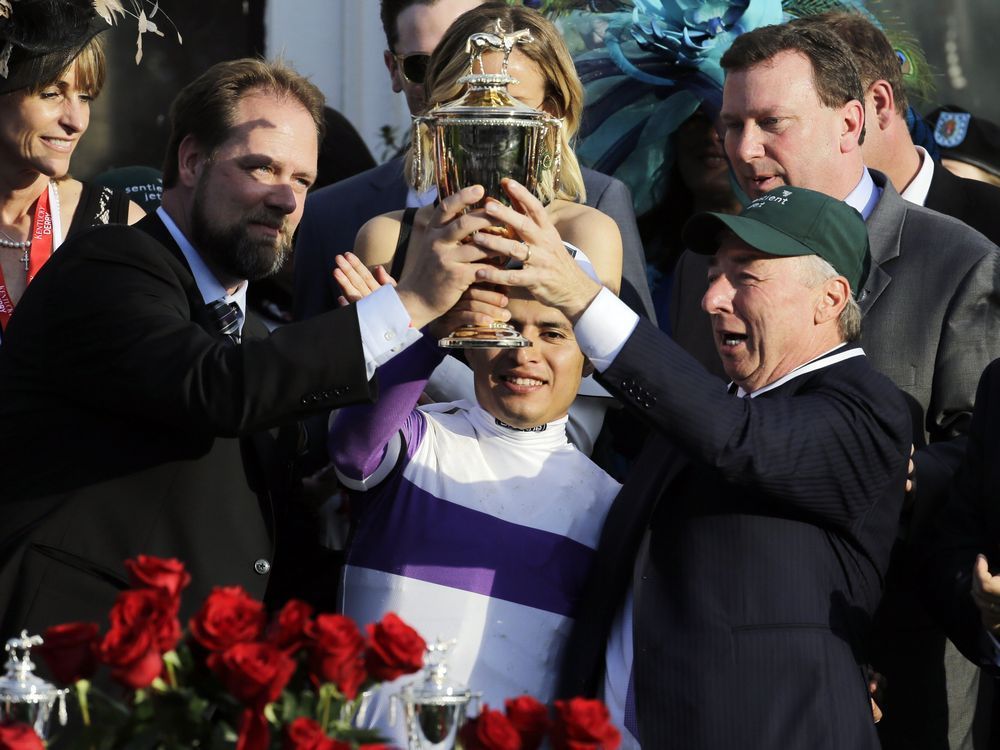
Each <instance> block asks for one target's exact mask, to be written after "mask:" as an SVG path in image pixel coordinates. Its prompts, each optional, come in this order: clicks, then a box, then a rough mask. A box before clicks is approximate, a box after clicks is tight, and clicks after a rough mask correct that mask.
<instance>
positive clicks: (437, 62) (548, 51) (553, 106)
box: [405, 3, 586, 203]
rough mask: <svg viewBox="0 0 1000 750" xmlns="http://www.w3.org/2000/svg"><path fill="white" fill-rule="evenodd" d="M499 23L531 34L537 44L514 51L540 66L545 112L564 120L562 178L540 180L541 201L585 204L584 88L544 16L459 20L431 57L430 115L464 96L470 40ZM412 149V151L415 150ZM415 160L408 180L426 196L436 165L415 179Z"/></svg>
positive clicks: (516, 10) (507, 11)
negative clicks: (579, 144) (579, 152)
mask: <svg viewBox="0 0 1000 750" xmlns="http://www.w3.org/2000/svg"><path fill="white" fill-rule="evenodd" d="M497 21H500V22H501V23H502V24H503V28H504V29H505V30H507V31H508V32H510V31H518V30H520V29H528V30H529V31H530V32H531V36H532V37H533V39H534V41H532V42H530V43H528V44H522V45H518V46H517V47H516V49H517V50H518V51H519V52H520V53H521V54H523V55H524V56H525V57H527V58H528V59H529V60H531V62H533V63H534V64H535V65H536V66H538V70H539V72H540V73H541V75H542V78H544V79H545V98H544V100H543V103H542V108H543V109H544V110H545V111H546V112H548V113H549V114H551V115H552V116H553V117H556V118H558V119H559V120H560V122H561V125H560V127H559V129H558V136H557V138H558V143H559V153H560V160H559V161H560V165H559V173H558V175H551V176H549V178H548V179H544V180H542V183H541V184H540V186H539V192H540V193H541V195H540V196H539V197H540V198H541V199H542V202H544V203H547V202H548V201H550V200H552V199H553V198H561V199H563V200H568V201H579V202H581V203H582V202H583V201H585V200H586V191H585V189H584V186H583V174H582V173H581V172H580V163H579V162H578V161H577V158H576V155H575V154H574V153H573V148H572V144H573V139H574V137H575V136H576V133H577V131H578V130H579V128H580V117H581V115H582V113H583V86H582V85H581V84H580V79H579V77H577V74H576V68H575V66H574V65H573V58H572V57H571V56H570V54H569V50H568V49H566V43H565V42H564V41H563V38H562V36H561V35H560V34H559V31H558V30H557V29H556V27H555V26H553V25H552V23H551V22H550V21H549V20H548V19H547V18H545V16H543V15H541V14H540V13H538V12H536V11H534V10H532V9H530V8H525V7H523V6H508V5H504V4H502V3H486V4H484V5H480V6H479V7H477V8H473V9H472V10H470V11H468V12H466V13H463V14H462V15H461V16H459V17H458V18H457V19H456V20H455V21H454V22H453V23H452V25H451V26H449V27H448V31H447V32H446V33H445V35H444V37H443V38H442V39H441V42H440V43H439V44H438V46H437V47H436V48H435V50H434V54H433V55H431V60H430V63H429V64H428V69H427V78H426V79H425V82H424V87H425V89H426V91H427V109H428V111H429V110H430V109H432V108H433V107H435V106H438V105H441V104H446V103H447V102H450V101H454V100H455V99H457V98H458V97H459V96H461V95H462V93H463V91H464V88H465V85H464V84H461V83H459V82H458V81H459V79H460V78H461V77H462V76H463V75H465V74H466V73H467V72H468V63H469V56H468V54H467V53H466V51H465V46H466V42H467V40H468V39H469V37H470V36H472V35H473V34H477V33H480V32H492V31H493V30H494V29H495V28H496V23H497ZM411 148H412V145H411ZM412 161H413V160H412V159H411V158H407V159H406V160H405V164H406V176H407V179H408V181H409V182H410V184H411V185H413V187H414V188H415V189H416V190H418V191H420V192H422V191H423V190H426V189H427V188H428V187H430V186H431V185H433V184H434V175H433V162H432V160H430V159H423V160H422V165H423V169H422V173H421V174H415V173H414V169H413V165H412Z"/></svg>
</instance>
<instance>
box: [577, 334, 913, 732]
mask: <svg viewBox="0 0 1000 750" xmlns="http://www.w3.org/2000/svg"><path fill="white" fill-rule="evenodd" d="M600 380H601V382H602V383H603V384H604V385H605V386H606V387H607V388H608V389H609V390H611V391H612V392H613V393H614V394H615V395H616V396H617V397H618V398H619V399H620V400H622V401H623V402H624V403H625V404H626V406H627V407H629V408H631V409H632V410H633V411H635V412H636V413H637V414H638V415H639V416H640V418H642V419H643V420H645V421H646V422H648V423H650V424H651V425H652V427H653V432H652V433H651V438H650V440H649V441H648V442H647V445H646V447H645V449H644V450H643V452H642V454H641V456H640V458H639V460H638V462H637V464H636V465H635V466H634V467H633V469H632V470H631V472H630V474H629V477H628V479H627V480H626V482H625V485H624V487H623V488H622V491H621V493H620V494H619V496H618V498H617V499H616V500H615V503H614V505H613V507H612V509H611V511H610V513H609V515H608V519H607V521H606V522H605V527H604V531H603V534H602V537H601V542H600V545H599V548H598V563H597V564H596V565H595V566H594V567H595V571H596V572H595V576H594V579H593V581H592V582H591V587H590V589H589V590H588V592H587V596H586V597H585V601H586V602H587V604H586V605H585V611H584V612H582V613H580V615H579V617H578V620H577V624H576V626H575V628H574V631H573V635H572V637H571V640H570V642H569V644H568V645H567V648H566V654H567V655H568V658H567V660H566V663H565V665H564V674H563V679H562V680H561V688H560V691H561V692H562V693H563V694H564V695H572V694H578V693H581V692H585V693H591V694H592V693H593V692H594V690H595V689H596V687H597V685H598V683H599V676H600V674H601V671H602V668H603V661H604V652H605V651H604V647H605V644H606V642H607V636H608V632H609V630H610V627H611V623H612V619H613V617H614V614H615V612H616V610H617V608H618V607H619V606H620V605H621V602H622V599H623V596H624V594H625V592H626V590H627V589H628V587H629V585H631V586H632V588H633V592H634V609H633V617H634V630H633V636H634V646H635V661H634V672H633V675H634V678H635V696H636V710H637V717H638V723H639V730H640V735H641V737H640V740H641V742H642V745H643V747H649V748H672V747H677V748H685V750H698V749H699V748H704V749H705V750H709V749H711V750H715V749H716V748H731V747H747V748H779V747H780V748H802V749H803V750H806V749H807V748H808V749H809V750H816V749H817V748H831V750H832V749H833V748H848V747H849V748H876V747H878V744H877V739H876V736H875V728H874V725H873V723H872V718H871V709H870V706H869V704H868V698H867V690H866V687H865V680H864V678H863V676H862V674H861V671H860V668H859V667H858V663H859V662H858V659H859V652H860V650H861V643H862V641H863V638H864V635H865V632H866V630H867V626H868V623H869V620H870V617H871V614H872V612H873V611H874V609H875V605H876V603H877V601H878V598H879V594H880V592H881V585H882V577H883V575H884V573H885V570H886V567H887V565H888V561H889V551H890V548H891V546H892V542H893V539H894V538H895V529H896V520H897V518H898V515H899V509H900V505H901V503H902V499H903V498H902V496H903V480H904V478H905V472H906V456H907V454H908V452H909V444H910V439H911V432H910V419H909V415H908V413H907V409H906V406H905V404H904V402H903V400H902V398H901V396H900V395H899V392H898V391H897V389H896V388H895V387H894V386H893V385H892V384H891V383H890V382H889V381H888V380H886V379H885V378H884V377H882V376H880V375H878V374H877V373H875V372H874V371H873V370H872V368H871V365H870V364H869V363H868V361H867V359H866V358H865V357H854V358H850V359H845V360H843V361H840V362H837V363H835V364H831V365H829V366H828V367H826V368H825V369H819V370H816V371H814V372H809V373H806V374H802V375H800V376H798V377H796V378H793V379H791V380H790V381H788V382H786V383H785V384H784V385H782V386H780V387H778V388H776V389H774V390H772V391H770V392H767V393H765V394H762V395H761V396H759V397H758V398H755V399H738V398H736V397H735V396H731V395H728V394H727V393H726V389H725V384H724V382H723V381H721V380H717V379H715V378H712V377H710V376H709V375H708V374H707V373H705V371H704V370H703V368H701V367H700V366H699V365H698V364H697V363H696V362H695V361H694V360H693V359H692V358H690V357H689V356H688V355H686V354H685V353H683V351H682V350H681V349H680V348H679V347H677V346H676V345H675V344H674V343H673V342H672V341H671V340H670V339H669V338H668V337H667V336H665V335H664V334H663V333H661V332H660V331H659V330H657V329H656V328H655V327H654V326H652V325H651V324H649V323H648V322H646V321H640V323H639V326H638V328H636V330H635V332H634V333H633V334H632V336H631V337H630V338H629V339H628V341H627V342H626V344H625V347H624V348H623V349H622V351H621V353H620V354H619V355H618V356H617V357H616V358H615V360H614V362H612V364H611V366H610V367H609V368H608V369H607V370H606V371H605V372H604V373H602V374H601V376H600ZM637 549H638V550H639V552H638V559H637V553H636V550H637ZM633 563H634V567H633Z"/></svg>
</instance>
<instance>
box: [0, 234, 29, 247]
mask: <svg viewBox="0 0 1000 750" xmlns="http://www.w3.org/2000/svg"><path fill="white" fill-rule="evenodd" d="M0 235H3V236H2V237H0V247H13V248H15V249H17V250H24V249H25V248H28V247H31V240H30V239H27V240H22V241H21V242H15V241H14V240H12V239H10V235H8V234H7V233H6V232H0Z"/></svg>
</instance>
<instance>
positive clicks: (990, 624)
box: [972, 555, 1000, 636]
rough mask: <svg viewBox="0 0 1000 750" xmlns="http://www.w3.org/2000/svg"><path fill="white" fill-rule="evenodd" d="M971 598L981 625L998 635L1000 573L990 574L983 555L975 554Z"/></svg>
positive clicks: (999, 628) (999, 634)
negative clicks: (981, 622)
mask: <svg viewBox="0 0 1000 750" xmlns="http://www.w3.org/2000/svg"><path fill="white" fill-rule="evenodd" d="M972 599H973V600H974V601H975V602H976V606H977V607H978V608H979V616H980V617H981V618H982V621H983V626H984V627H985V628H986V629H987V630H989V631H990V632H991V633H993V634H994V635H998V636H1000V575H997V576H995V575H991V574H990V565H989V562H988V561H987V560H986V557H985V555H977V556H976V562H975V565H974V566H973V568H972Z"/></svg>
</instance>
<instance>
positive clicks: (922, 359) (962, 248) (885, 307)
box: [670, 170, 1000, 748]
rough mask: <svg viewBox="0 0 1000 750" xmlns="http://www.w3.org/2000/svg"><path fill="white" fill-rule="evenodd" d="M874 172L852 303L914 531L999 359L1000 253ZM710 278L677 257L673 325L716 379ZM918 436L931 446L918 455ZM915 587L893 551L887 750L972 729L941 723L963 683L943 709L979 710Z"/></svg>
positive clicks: (884, 649) (884, 621) (698, 261)
mask: <svg viewBox="0 0 1000 750" xmlns="http://www.w3.org/2000/svg"><path fill="white" fill-rule="evenodd" d="M871 173H872V177H873V178H874V179H875V183H876V184H877V185H878V186H879V187H880V188H882V196H881V198H880V199H879V202H878V204H877V205H876V207H875V210H874V211H873V212H872V214H871V216H869V217H868V220H867V225H868V234H869V238H870V241H871V254H872V266H871V270H870V272H869V274H868V278H867V280H866V281H865V284H864V288H863V290H862V292H861V294H860V295H859V304H860V306H861V310H862V312H863V313H864V321H863V324H862V334H861V344H862V346H863V347H864V350H865V352H866V353H867V355H868V358H869V360H870V361H871V363H872V364H873V365H874V367H875V369H877V370H878V371H880V372H882V373H883V374H885V375H887V376H888V377H889V378H890V380H892V381H893V382H894V383H895V384H896V385H897V386H898V387H899V388H900V389H901V390H902V391H903V392H904V394H905V395H906V396H907V401H908V402H909V404H910V407H911V410H912V412H913V419H914V437H915V440H916V441H917V442H918V448H920V449H918V451H917V454H916V456H915V460H916V464H917V474H916V476H917V486H918V488H920V493H919V495H918V496H917V497H916V500H915V502H914V503H913V506H912V508H911V509H910V512H911V513H912V519H911V518H907V519H906V520H905V521H904V523H905V524H906V525H907V526H910V525H912V524H913V523H919V521H920V520H921V519H922V518H924V517H926V516H927V515H928V513H929V512H930V510H931V506H932V502H933V500H934V499H935V495H936V493H935V492H925V490H927V489H929V488H936V487H938V486H940V485H941V484H942V483H947V481H948V474H947V467H948V466H949V465H951V464H952V461H951V456H950V454H951V453H952V452H954V449H955V447H956V446H955V445H954V444H952V443H949V442H947V441H949V440H950V439H951V438H953V437H955V436H956V435H961V434H965V433H966V432H967V431H968V429H969V423H970V419H971V414H972V405H973V402H974V399H975V394H976V386H977V384H978V382H979V376H980V375H981V374H982V372H983V370H984V369H985V367H986V365H987V364H989V362H990V361H992V360H993V359H995V358H996V357H997V356H998V355H1000V252H998V251H997V247H996V246H995V245H994V244H993V243H992V242H990V241H989V240H988V239H986V238H985V237H984V236H983V235H981V234H979V233H978V232H977V231H975V230H974V229H972V228H971V227H969V226H967V225H966V224H963V223H962V222H961V221H958V220H957V219H954V218H952V217H950V216H945V215H943V214H940V213H937V212H936V211H931V210H929V209H926V208H922V207H920V206H917V205H915V204H912V203H909V202H907V201H905V200H903V198H901V197H900V195H899V194H898V193H897V192H896V190H895V189H894V188H893V187H892V185H891V184H890V183H889V182H888V180H887V179H886V178H885V175H883V174H881V173H879V172H876V171H874V170H871ZM706 271H707V259H705V258H704V257H703V256H698V255H694V254H693V253H684V255H683V256H682V257H681V259H680V261H679V263H678V267H677V271H676V272H675V276H674V284H675V286H674V294H673V300H672V304H671V310H670V319H671V323H672V326H673V328H672V330H673V331H674V336H675V338H676V340H677V342H678V343H679V344H681V346H683V347H684V348H685V349H687V350H688V351H689V352H691V353H692V354H693V355H694V356H695V357H696V358H697V359H699V361H701V362H702V363H703V364H705V366H706V367H708V368H709V369H710V370H712V371H713V372H721V365H720V362H719V358H718V355H717V354H716V351H715V347H714V344H713V338H712V332H711V327H710V324H709V320H708V315H707V314H706V313H705V312H704V311H702V310H701V307H700V300H701V297H702V295H703V294H704V290H705V274H706ZM921 438H923V441H924V442H925V443H928V444H930V445H927V446H926V447H920V443H921ZM912 577H913V573H912V567H911V564H910V561H909V552H908V550H907V549H906V547H905V545H902V544H901V545H897V549H896V550H895V551H894V558H893V564H892V565H891V566H890V569H889V579H888V580H887V582H886V588H885V598H884V600H883V604H882V608H881V613H880V617H881V620H880V626H879V634H880V638H879V639H878V641H877V642H876V644H875V646H874V649H873V662H874V663H875V665H876V667H877V668H880V670H881V671H883V672H884V673H885V674H886V676H887V678H888V681H889V688H888V691H887V693H886V701H887V703H886V705H883V708H884V709H885V716H886V718H885V720H884V721H883V723H882V724H880V725H879V729H880V733H881V735H882V738H883V744H884V746H885V747H886V748H894V747H915V748H924V747H926V748H931V747H947V746H948V745H947V744H945V743H946V742H947V740H946V737H947V736H948V735H949V724H950V725H951V728H952V732H950V734H951V742H952V745H951V746H952V747H953V748H954V747H957V746H960V743H957V742H956V734H959V733H961V732H960V731H959V732H956V731H955V728H956V727H958V726H960V725H962V724H963V723H964V724H965V726H966V729H967V728H968V723H969V721H970V720H971V718H970V716H965V717H963V716H960V715H958V716H956V715H954V714H953V715H952V716H951V717H948V716H947V705H946V702H945V698H946V695H947V691H954V688H955V685H956V683H957V682H959V681H961V680H963V679H964V682H965V685H964V687H963V691H964V692H965V696H958V695H955V693H954V692H952V695H951V700H950V701H949V702H950V703H951V704H952V705H953V706H956V705H960V704H963V703H966V704H968V703H970V702H971V703H973V704H974V697H973V691H974V673H973V672H971V671H969V670H964V671H967V672H969V673H968V674H966V675H965V676H964V677H959V676H957V675H955V673H954V672H951V673H950V674H949V680H948V682H949V685H948V686H947V687H946V685H945V676H944V673H943V672H942V667H941V657H942V653H943V652H944V649H945V643H944V636H943V635H942V634H941V633H940V631H939V630H938V629H936V628H935V627H934V626H933V624H932V623H931V621H930V619H929V618H928V616H927V615H926V613H925V612H924V611H923V609H922V608H921V607H920V606H919V604H918V603H917V597H916V596H915V595H914V592H913V590H912V588H913V587H912ZM956 666H957V667H958V668H959V669H960V670H962V669H963V668H964V664H961V663H958V664H957V665H956ZM949 669H951V664H949ZM968 708H969V709H970V712H971V706H968ZM890 717H891V718H890ZM907 735H909V736H907Z"/></svg>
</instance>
